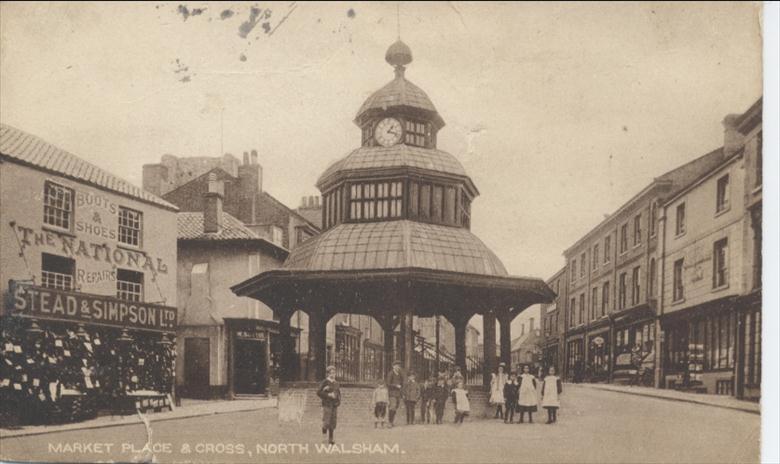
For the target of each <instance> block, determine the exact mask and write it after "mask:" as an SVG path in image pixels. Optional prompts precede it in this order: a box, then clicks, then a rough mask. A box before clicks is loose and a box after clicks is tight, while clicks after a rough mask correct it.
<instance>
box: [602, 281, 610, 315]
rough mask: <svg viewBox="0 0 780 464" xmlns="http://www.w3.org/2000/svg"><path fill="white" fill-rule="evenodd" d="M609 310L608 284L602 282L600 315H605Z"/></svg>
mask: <svg viewBox="0 0 780 464" xmlns="http://www.w3.org/2000/svg"><path fill="white" fill-rule="evenodd" d="M608 309H609V282H604V285H603V286H602V287H601V315H602V316H603V315H605V314H607V310H608Z"/></svg>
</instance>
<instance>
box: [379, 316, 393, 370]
mask: <svg viewBox="0 0 780 464" xmlns="http://www.w3.org/2000/svg"><path fill="white" fill-rule="evenodd" d="M381 323H382V330H383V331H384V344H385V349H384V351H385V362H384V366H382V367H383V372H384V375H387V373H388V372H390V369H391V368H392V367H393V361H394V360H395V359H394V358H395V344H394V343H393V342H394V340H393V337H394V328H393V316H392V315H391V314H387V315H385V317H384V318H383V319H382V320H381Z"/></svg>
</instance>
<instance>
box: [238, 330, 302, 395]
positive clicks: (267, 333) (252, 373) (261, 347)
mask: <svg viewBox="0 0 780 464" xmlns="http://www.w3.org/2000/svg"><path fill="white" fill-rule="evenodd" d="M225 330H226V331H227V334H228V395H229V397H230V398H236V397H240V396H246V395H267V394H271V393H275V390H276V389H278V385H279V377H278V371H279V365H278V364H279V361H280V359H281V356H280V352H281V346H280V340H279V323H278V322H275V321H267V320H258V319H236V318H226V319H225ZM291 331H292V336H293V337H294V339H297V338H298V337H299V336H300V329H296V328H291ZM297 345H298V343H297V342H294V346H297Z"/></svg>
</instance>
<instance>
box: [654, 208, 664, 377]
mask: <svg viewBox="0 0 780 464" xmlns="http://www.w3.org/2000/svg"><path fill="white" fill-rule="evenodd" d="M659 209H660V210H661V217H659V218H658V231H657V233H658V234H660V235H659V237H658V238H657V240H658V245H657V247H658V250H659V252H658V259H657V260H656V263H657V266H656V273H660V276H657V277H658V279H657V285H658V286H659V288H658V305H657V306H656V307H657V314H656V316H655V376H654V379H653V384H654V386H655V388H663V387H664V385H663V366H662V364H663V359H664V356H663V351H662V350H663V349H664V348H665V343H664V341H663V340H662V338H663V337H664V333H663V331H662V329H661V316H663V314H664V289H665V285H664V283H665V282H666V279H665V274H666V206H664V207H663V208H662V209H661V208H659Z"/></svg>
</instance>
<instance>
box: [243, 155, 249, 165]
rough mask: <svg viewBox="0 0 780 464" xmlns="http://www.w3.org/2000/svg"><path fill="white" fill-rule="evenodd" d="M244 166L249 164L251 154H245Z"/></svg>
mask: <svg viewBox="0 0 780 464" xmlns="http://www.w3.org/2000/svg"><path fill="white" fill-rule="evenodd" d="M244 164H249V153H248V152H244Z"/></svg>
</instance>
